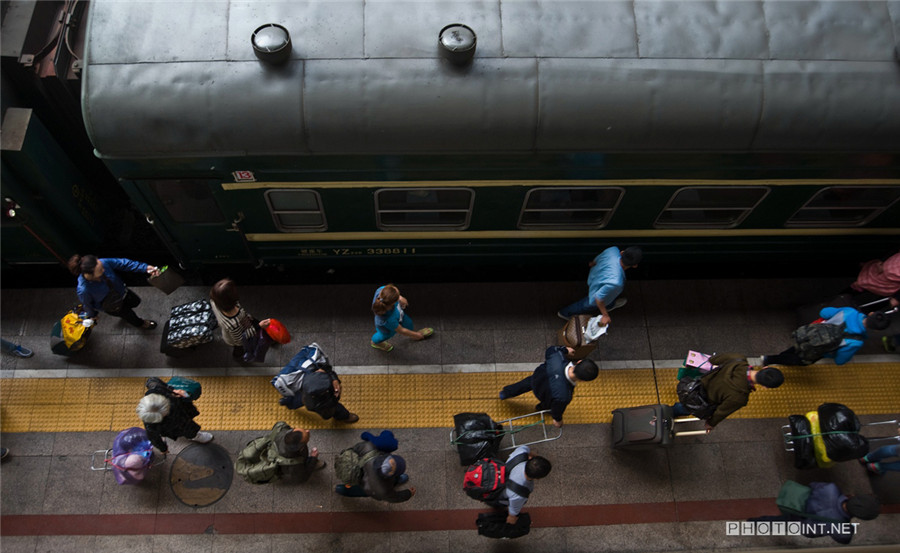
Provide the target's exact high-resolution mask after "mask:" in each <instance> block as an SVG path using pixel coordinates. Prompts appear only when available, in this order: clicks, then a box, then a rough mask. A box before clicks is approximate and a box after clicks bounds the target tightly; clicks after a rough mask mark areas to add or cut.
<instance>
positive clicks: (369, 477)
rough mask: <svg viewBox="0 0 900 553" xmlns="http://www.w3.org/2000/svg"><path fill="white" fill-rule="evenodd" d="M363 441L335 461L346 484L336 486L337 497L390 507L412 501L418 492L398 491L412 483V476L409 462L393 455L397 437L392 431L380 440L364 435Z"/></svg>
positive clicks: (336, 469)
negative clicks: (385, 503) (366, 499)
mask: <svg viewBox="0 0 900 553" xmlns="http://www.w3.org/2000/svg"><path fill="white" fill-rule="evenodd" d="M362 438H363V439H362V441H360V442H358V443H357V444H356V445H354V446H353V447H349V448H347V449H345V450H344V451H342V452H341V453H340V454H339V455H338V456H337V457H335V460H334V470H335V474H336V475H337V477H338V479H339V480H340V481H341V482H342V483H341V484H338V485H337V486H335V489H334V491H335V493H337V494H338V495H343V496H345V497H371V498H372V499H376V500H378V501H387V502H389V503H402V502H404V501H409V500H410V499H412V497H413V496H414V495H416V488H414V487H412V486H410V487H409V488H408V489H405V490H401V489H398V486H402V485H403V484H405V483H407V482H409V475H408V474H406V460H405V459H404V458H403V457H401V456H399V455H396V454H394V453H393V452H394V451H396V450H397V447H398V443H397V440H396V438H394V434H393V433H392V432H390V431H388V430H385V431H383V432H381V434H379V435H378V436H373V435H372V434H370V433H368V432H364V433H363V434H362Z"/></svg>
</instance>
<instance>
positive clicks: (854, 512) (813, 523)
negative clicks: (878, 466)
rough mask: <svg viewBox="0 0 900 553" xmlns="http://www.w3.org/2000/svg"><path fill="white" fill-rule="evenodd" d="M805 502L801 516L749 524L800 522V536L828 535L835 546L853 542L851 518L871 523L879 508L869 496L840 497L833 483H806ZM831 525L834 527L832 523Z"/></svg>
mask: <svg viewBox="0 0 900 553" xmlns="http://www.w3.org/2000/svg"><path fill="white" fill-rule="evenodd" d="M809 488H810V491H809V499H807V500H806V506H805V507H804V509H803V511H804V513H805V515H806V516H801V515H778V516H764V517H757V518H751V519H750V520H752V521H760V522H762V521H776V520H783V521H800V522H803V523H804V527H803V528H802V532H803V535H804V536H806V537H807V538H821V537H823V536H831V539H833V540H834V541H836V542H838V543H843V544H848V543H850V540H852V539H853V534H854V532H855V530H853V529H852V528H853V527H852V526H850V525H849V524H846V523H848V522H850V520H851V518H854V517H855V518H858V519H860V520H873V519H874V518H876V517H877V516H878V513H879V511H880V505H879V502H878V499H877V498H876V497H875V496H873V495H850V496H847V495H844V494H843V493H841V490H840V489H839V488H838V487H837V484H832V483H830V482H810V484H809ZM832 523H834V524H832Z"/></svg>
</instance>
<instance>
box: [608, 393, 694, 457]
mask: <svg viewBox="0 0 900 553" xmlns="http://www.w3.org/2000/svg"><path fill="white" fill-rule="evenodd" d="M612 415H613V420H612V446H613V449H645V448H651V447H659V446H662V447H666V446H669V445H672V441H673V440H674V438H675V436H695V435H701V434H706V430H689V431H686V432H675V424H676V423H682V422H695V421H698V420H699V419H697V418H696V417H685V418H680V419H675V417H674V415H673V414H672V407H671V406H670V405H663V404H661V403H659V404H656V405H642V406H640V407H625V408H622V409H616V410H615V411H613V412H612Z"/></svg>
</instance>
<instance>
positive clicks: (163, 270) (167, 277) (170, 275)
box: [147, 265, 184, 295]
mask: <svg viewBox="0 0 900 553" xmlns="http://www.w3.org/2000/svg"><path fill="white" fill-rule="evenodd" d="M147 282H149V283H150V285H151V286H155V287H156V288H159V289H160V290H162V291H163V292H164V293H165V294H166V295H169V294H171V293H172V292H174V291H175V290H177V289H178V287H179V286H181V285H182V284H184V277H182V276H181V275H180V274H178V273H176V272H175V271H174V270H172V269H170V268H169V266H168V265H166V266H164V267H160V268H159V275H157V276H151V277H149V278H148V279H147Z"/></svg>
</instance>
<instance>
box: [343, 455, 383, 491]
mask: <svg viewBox="0 0 900 553" xmlns="http://www.w3.org/2000/svg"><path fill="white" fill-rule="evenodd" d="M380 453H381V452H380V451H378V450H377V449H373V450H372V451H369V452H368V453H366V454H365V455H362V456H360V455H359V453H357V452H356V450H355V449H353V448H352V447H348V448H347V449H345V450H343V451H341V452H340V453H339V454H337V455H335V456H334V473H335V474H336V475H337V477H338V480H340V481H341V482H343V483H344V484H345V485H347V486H359V485H360V484H361V483H362V476H363V466H364V465H365V464H366V463H368V462H369V460H370V459H374V458H375V457H377V456H378V455H379V454H380Z"/></svg>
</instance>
